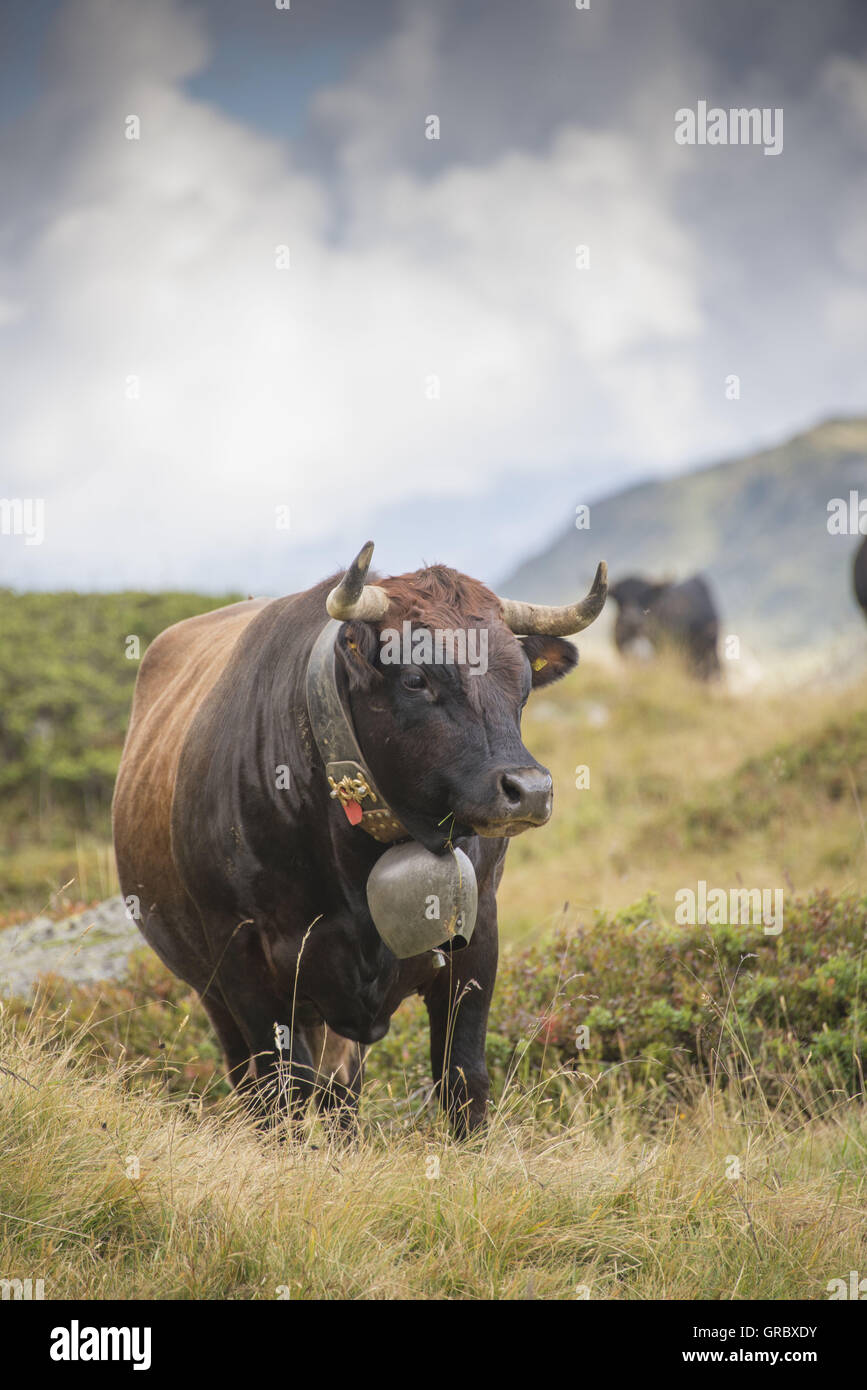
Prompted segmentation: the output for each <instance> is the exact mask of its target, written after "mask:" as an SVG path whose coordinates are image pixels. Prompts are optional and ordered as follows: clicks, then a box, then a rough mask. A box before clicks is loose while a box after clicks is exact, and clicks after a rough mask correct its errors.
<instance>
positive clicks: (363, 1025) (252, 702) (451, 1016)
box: [113, 545, 606, 1131]
mask: <svg viewBox="0 0 867 1390" xmlns="http://www.w3.org/2000/svg"><path fill="white" fill-rule="evenodd" d="M372 549H373V547H372V546H371V545H368V546H367V547H365V549H364V550H363V551H362V552H361V554H360V555H359V557H358V558H357V560H356V561H355V562H354V563H353V565H352V566H351V567H350V569H349V571H348V572H347V574H346V575H345V576H344V578H343V579H342V580H341V581H340V583H339V584H338V585H337V587H336V588H332V585H333V583H334V581H333V580H330V581H327V582H325V583H322V584H318V585H316V586H315V587H314V588H312V589H309V590H307V591H306V592H304V593H300V594H294V595H291V596H290V597H288V598H281V599H274V600H264V599H256V600H250V601H248V602H245V603H237V604H233V605H231V606H230V607H227V608H222V609H218V610H217V611H216V612H211V613H207V614H203V615H202V616H201V617H197V618H190V619H187V620H186V621H184V622H181V623H177V624H176V625H175V626H174V627H171V628H169V629H168V630H167V631H166V632H164V633H162V634H161V635H160V636H159V637H158V638H157V639H156V641H154V642H153V643H152V644H151V646H150V647H149V649H148V651H147V652H146V654H145V657H144V659H143V661H142V664H141V669H140V672H139V677H138V682H137V685H136V691H135V697H134V701H133V708H132V717H131V720H130V726H129V732H128V735H127V740H126V744H125V747H124V751H123V757H122V760H121V766H120V771H119V773H118V779H117V786H116V790H115V797H114V807H113V817H114V838H115V848H116V852H117V862H118V872H119V875H120V882H121V886H122V889H123V892H124V894H125V895H126V896H127V897H129V896H130V895H135V897H136V898H137V899H138V900H139V903H140V906H141V913H140V923H139V925H140V927H141V930H142V933H143V934H144V936H145V937H146V939H147V940H148V941H149V942H150V944H151V945H152V946H153V948H154V950H155V951H156V952H157V954H158V955H159V956H160V957H161V958H162V960H163V961H164V962H165V963H166V964H167V965H168V966H169V968H170V969H171V970H172V971H173V972H174V973H175V974H176V975H178V976H180V977H181V978H182V979H184V980H186V981H187V982H188V983H189V984H190V985H192V986H193V987H194V988H195V989H196V990H198V992H199V994H200V995H201V997H202V1000H203V1002H204V1005H205V1008H206V1009H207V1011H208V1014H209V1015H210V1018H211V1020H212V1022H213V1024H214V1027H215V1028H216V1030H217V1033H218V1035H219V1038H220V1041H221V1043H222V1045H223V1048H224V1050H225V1054H226V1060H227V1066H228V1070H229V1076H230V1078H231V1080H232V1082H233V1084H234V1085H235V1086H237V1087H239V1088H241V1090H242V1091H243V1092H244V1093H246V1094H248V1095H249V1096H250V1098H251V1101H252V1103H253V1104H254V1106H255V1107H256V1108H257V1109H258V1111H259V1113H262V1114H264V1115H266V1116H272V1115H274V1114H277V1115H279V1114H281V1113H283V1112H285V1111H287V1110H288V1111H289V1112H290V1113H297V1112H298V1111H299V1110H300V1108H301V1106H302V1105H303V1104H304V1103H305V1102H306V1101H307V1100H309V1099H310V1097H311V1096H312V1095H314V1094H315V1096H316V1098H317V1100H318V1102H319V1103H320V1104H324V1105H326V1106H330V1105H333V1104H335V1103H339V1104H340V1105H341V1106H344V1105H345V1106H346V1107H348V1109H349V1110H350V1111H351V1110H354V1107H355V1103H356V1101H357V1097H358V1093H359V1089H360V1084H361V1062H362V1055H363V1049H364V1048H365V1047H366V1046H368V1045H369V1044H370V1043H372V1042H375V1041H376V1040H377V1039H378V1038H381V1037H382V1036H383V1035H384V1034H385V1032H386V1031H387V1030H388V1026H389V1020H390V1018H391V1015H392V1014H393V1012H394V1011H395V1009H396V1008H397V1007H398V1005H399V1004H400V1002H401V1000H402V999H404V998H406V997H407V996H408V995H410V994H413V993H419V994H421V995H422V996H423V998H424V999H425V1002H426V1004H427V1008H428V1012H429V1016H430V1028H431V1058H432V1063H433V1071H434V1080H435V1083H436V1086H437V1090H438V1093H439V1096H440V1099H441V1101H442V1103H443V1104H444V1105H445V1106H446V1107H447V1109H448V1110H449V1112H450V1114H451V1115H452V1117H453V1120H454V1122H455V1124H456V1126H457V1128H458V1130H459V1131H463V1130H465V1129H467V1128H473V1127H475V1126H477V1125H478V1124H480V1123H481V1122H482V1121H483V1118H484V1114H485V1107H486V1102H487V1094H488V1077H487V1072H486V1069H485V1028H486V1021H487V1015H488V1007H489V1004H490V999H491V993H492V990H493V987H494V978H495V975H496V962H497V919H496V897H495V895H496V889H497V886H498V884H499V881H500V877H501V875H502V871H503V861H504V858H505V853H506V847H507V844H508V838H509V837H510V836H511V835H514V834H518V833H520V832H521V831H523V830H525V829H527V828H529V827H531V826H535V825H541V824H544V822H545V821H546V820H547V819H548V817H549V816H550V813H551V778H550V774H549V773H548V772H547V770H546V769H545V768H542V767H541V766H540V765H539V764H538V763H537V762H536V760H535V759H534V758H533V757H532V756H531V754H530V753H529V752H528V751H527V749H526V748H525V747H524V745H523V743H522V741H521V735H520V719H521V710H522V707H523V705H524V703H525V702H526V699H527V697H528V695H529V694H530V691H531V688H538V687H539V686H542V685H546V684H548V682H550V681H552V680H556V679H558V678H559V677H560V676H563V675H565V674H566V673H567V672H568V671H569V670H571V669H572V667H573V666H574V665H575V663H576V661H577V652H576V650H575V648H574V647H573V646H572V645H571V644H570V643H568V642H565V641H563V640H562V637H561V636H560V634H562V633H571V632H577V631H579V630H580V629H581V628H582V627H584V626H586V625H587V624H588V623H589V622H592V621H593V619H594V618H595V617H596V615H597V614H598V613H599V611H600V610H601V607H602V604H603V603H604V600H605V592H606V581H605V570H604V566H600V567H599V570H598V571H597V576H596V580H595V582H594V585H593V588H592V589H591V591H590V593H589V595H588V596H587V598H586V599H584V600H583V601H582V602H580V603H576V604H572V605H567V606H565V607H563V608H554V609H549V608H543V607H535V606H532V605H526V604H516V603H513V602H511V601H510V600H505V599H503V600H501V599H498V598H497V596H496V595H495V594H494V593H492V592H491V591H490V590H489V589H487V588H485V586H484V585H482V584H480V583H479V582H478V581H477V580H474V579H469V578H467V576H465V575H461V574H458V573H457V572H456V571H454V570H450V569H447V568H445V567H443V566H434V567H432V568H429V569H425V570H419V571H417V572H416V573H414V574H409V575H403V576H400V577H397V578H392V579H386V580H383V581H381V583H379V584H365V582H364V580H365V578H366V575H367V569H368V566H369V564H370V558H371V554H372ZM329 614H330V616H331V619H332V620H336V621H332V622H331V628H332V629H333V631H334V638H333V650H334V669H335V680H336V689H337V693H338V695H339V700H340V701H341V702H342V709H343V711H344V713H345V716H346V718H347V721H348V726H349V725H351V727H352V729H353V730H354V734H355V736H356V737H357V742H358V745H359V746H360V749H361V754H360V756H361V757H363V759H364V762H365V765H366V767H367V768H369V770H370V773H371V774H372V779H373V780H374V781H375V784H376V786H377V787H378V789H379V791H380V793H381V796H382V797H383V798H384V801H385V802H386V803H387V808H388V809H387V810H385V809H383V808H380V809H379V810H378V811H376V812H373V813H370V814H368V811H366V810H365V812H364V815H363V816H362V806H361V805H360V804H359V805H358V806H356V805H354V804H353V803H352V800H351V798H350V802H349V804H345V803H344V802H342V801H341V800H340V799H339V798H338V797H336V796H335V795H333V794H332V791H336V790H338V789H337V788H336V787H334V788H332V790H331V791H330V790H329V780H328V778H327V776H326V768H325V764H324V762H323V759H322V756H321V754H320V751H319V748H318V747H317V731H316V728H315V726H314V725H312V724H311V715H310V711H309V709H308V699H307V688H306V683H305V677H306V671H307V665H308V661H309V659H310V655H311V651H312V650H313V648H314V644H315V643H316V641H317V639H318V638H320V636H321V635H323V629H324V628H325V627H326V624H328V623H329ZM404 622H407V623H409V624H410V626H411V628H412V630H413V631H417V630H419V629H424V630H425V631H430V630H432V629H437V630H439V629H444V628H448V629H452V630H454V629H458V628H461V629H466V630H469V629H476V630H477V631H476V636H478V635H479V633H480V632H481V631H482V630H484V633H485V636H486V641H487V648H486V650H487V669H486V671H485V672H484V673H483V674H482V673H479V672H477V671H469V670H467V669H466V667H461V666H460V665H454V664H445V663H440V664H437V663H436V662H423V661H422V662H418V661H416V660H415V659H414V658H413V659H412V660H411V661H410V662H409V663H406V662H404V663H400V662H398V663H394V662H389V661H385V660H384V659H383V646H382V638H383V634H384V632H385V630H386V629H388V630H391V629H400V628H401V625H402V624H403V623H404ZM515 632H518V633H521V634H523V635H522V636H521V637H520V639H519V638H518V637H516V636H515V635H514V633H515ZM353 795H356V794H355V793H353ZM357 795H358V796H359V797H361V796H362V793H357ZM376 815H379V816H380V817H382V816H385V817H386V820H387V824H385V826H383V824H382V821H381V820H380V821H379V822H376ZM377 827H378V828H377ZM377 837H378V838H377ZM383 837H384V838H383ZM389 837H390V838H392V839H394V838H402V839H406V840H412V841H415V842H416V843H417V844H419V845H422V846H424V848H425V849H426V850H428V851H430V852H432V853H433V854H435V855H441V854H444V853H445V852H446V851H447V850H448V849H449V848H450V847H457V848H461V849H463V850H464V851H465V853H466V854H467V855H468V856H469V858H470V861H471V863H472V865H473V868H474V870H475V874H476V880H477V885H478V916H477V924H476V928H475V933H474V934H473V936H472V939H471V940H470V942H469V944H468V945H467V946H466V947H465V949H464V950H462V951H460V952H457V951H456V952H454V954H450V955H449V956H448V957H443V956H442V955H441V954H440V953H439V952H432V951H430V950H426V951H424V952H422V953H421V954H419V955H414V956H411V957H410V958H408V959H398V958H396V957H395V955H393V954H392V951H391V950H390V949H389V947H388V946H387V945H386V944H385V942H384V940H383V939H382V937H381V936H380V935H379V933H378V931H377V929H376V927H375V926H374V923H373V920H372V918H371V915H370V911H369V910H368V904H367V900H366V896H365V885H366V882H367V879H368V877H369V875H370V872H371V869H372V868H373V866H374V864H376V862H377V860H378V859H379V857H380V856H381V855H382V854H383V853H384V852H385V851H386V849H387V848H388V839H389ZM444 959H445V961H446V964H445V965H444V966H443V964H442V961H443V960H444ZM280 1025H282V1028H280V1027H279V1026H280ZM275 1026H277V1027H278V1028H279V1031H278V1032H277V1033H276V1034H275Z"/></svg>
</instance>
